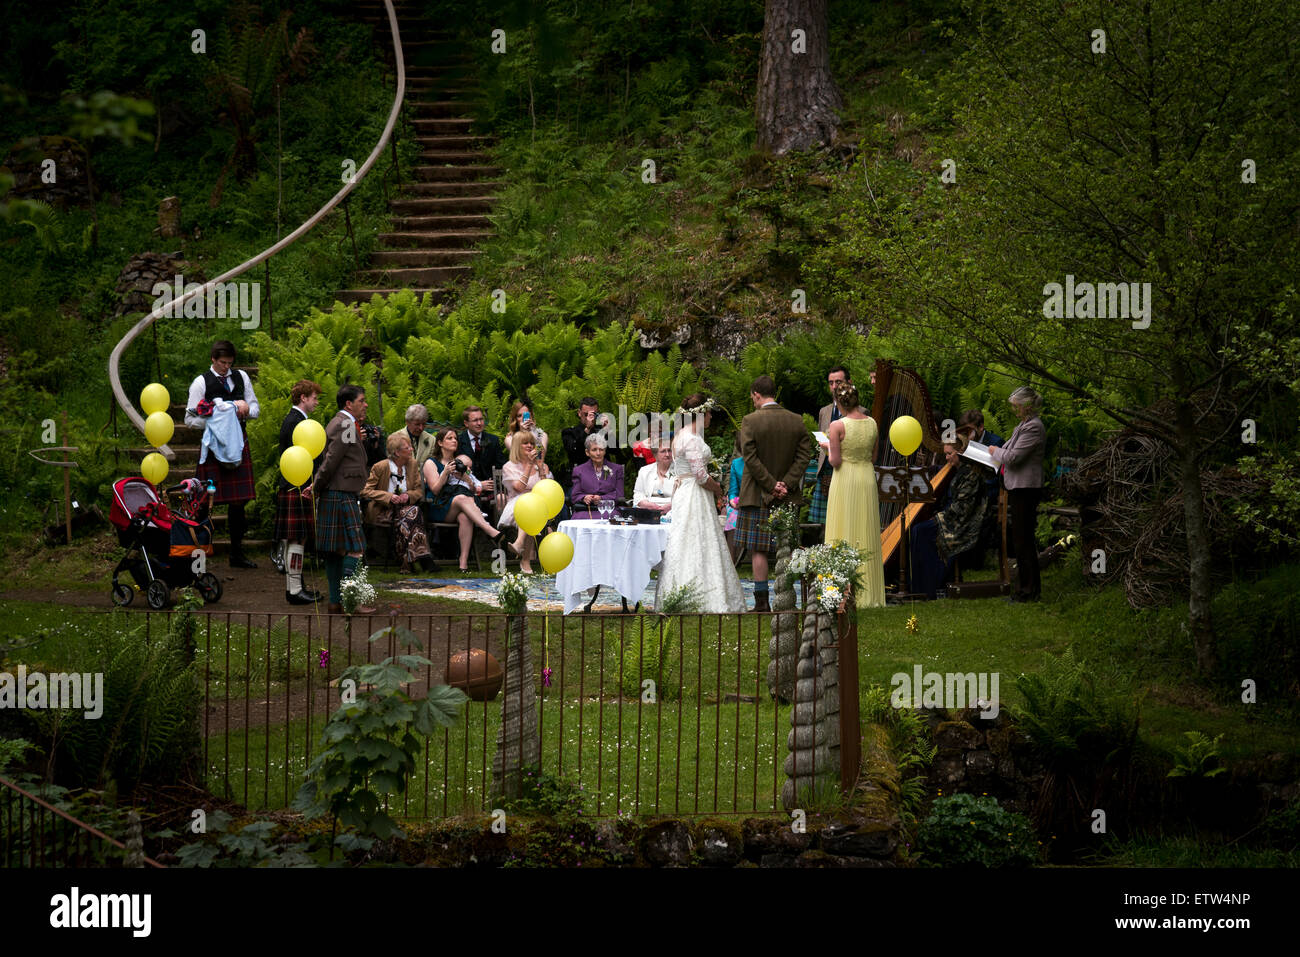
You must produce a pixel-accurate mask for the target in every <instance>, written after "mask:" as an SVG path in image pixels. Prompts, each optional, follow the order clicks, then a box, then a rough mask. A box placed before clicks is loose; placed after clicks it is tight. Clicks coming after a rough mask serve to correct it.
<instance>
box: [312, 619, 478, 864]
mask: <svg viewBox="0 0 1300 957" xmlns="http://www.w3.org/2000/svg"><path fill="white" fill-rule="evenodd" d="M389 636H392V637H394V638H396V639H397V642H398V644H400V645H412V646H414V647H416V648H418V649H419V650H421V651H423V650H424V645H423V644H422V643H421V641H420V639H419V638H418V637H417V636H416V634H415V633H414V632H413V631H411V630H410V629H408V628H403V627H401V626H398V625H392V626H389V627H387V628H381V629H380V630H379V631H377V632H375V633H374V634H373V635H371V636H370V640H371V641H377V640H379V639H381V638H388V637H389ZM432 666H433V662H431V661H429V659H427V658H425V657H423V656H421V655H395V656H392V657H388V658H385V659H384V660H383V661H381V662H379V663H378V664H364V665H353V666H352V667H351V668H348V669H347V670H346V671H344V672H343V674H342V675H341V676H340V677H339V688H340V690H341V692H342V695H343V704H342V705H341V706H340V707H339V709H338V710H337V711H335V712H334V713H333V714H332V715H330V719H329V721H328V722H327V723H326V725H325V729H324V731H323V732H322V733H321V745H322V748H321V751H320V752H319V753H318V754H317V755H316V758H315V760H314V761H312V763H311V766H310V767H308V768H307V780H306V781H305V782H304V783H303V785H302V787H301V788H300V789H299V790H298V796H297V797H296V798H295V799H294V803H293V806H294V808H295V809H297V810H299V811H302V812H304V813H305V814H306V816H307V817H308V818H313V817H319V816H320V815H322V814H329V815H330V816H331V817H332V819H333V822H334V826H335V827H336V828H337V826H338V825H339V824H342V825H343V826H344V827H351V828H355V829H356V830H357V831H358V832H359V833H362V834H371V835H374V836H375V837H378V838H380V839H385V840H386V839H388V838H390V837H393V836H397V837H400V836H402V832H401V831H400V829H399V828H398V827H397V824H396V822H395V821H393V819H392V818H391V817H389V816H388V813H387V811H386V810H385V808H384V801H385V799H386V798H387V797H389V796H390V795H394V794H403V793H405V792H406V787H407V784H408V782H409V781H410V779H411V774H412V773H413V772H414V770H415V758H416V755H417V754H418V753H419V750H420V744H421V742H420V738H419V737H417V734H420V735H430V734H433V732H434V730H435V729H436V728H438V727H450V726H451V725H453V724H455V723H456V721H457V719H458V717H459V715H460V710H461V708H462V707H463V705H464V703H465V702H466V701H467V700H468V698H467V697H466V695H465V692H463V691H461V690H460V689H459V688H452V687H449V686H447V685H434V686H433V687H431V688H430V689H429V691H428V694H427V695H426V696H425V697H423V698H418V699H417V698H413V697H412V696H411V695H410V694H409V693H408V692H407V690H406V687H405V686H407V685H410V684H413V683H414V682H415V681H416V675H415V674H414V672H415V671H417V670H418V669H420V668H431V667H432Z"/></svg>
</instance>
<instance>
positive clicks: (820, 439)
mask: <svg viewBox="0 0 1300 957" xmlns="http://www.w3.org/2000/svg"><path fill="white" fill-rule="evenodd" d="M813 438H814V439H816V440H817V444H818V445H830V444H831V440H830V439H829V438H827V437H826V433H825V432H814V433H813Z"/></svg>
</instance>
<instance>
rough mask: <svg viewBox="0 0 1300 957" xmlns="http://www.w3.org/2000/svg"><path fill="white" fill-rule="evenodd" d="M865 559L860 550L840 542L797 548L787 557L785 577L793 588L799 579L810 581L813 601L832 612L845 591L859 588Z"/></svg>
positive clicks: (841, 599)
mask: <svg viewBox="0 0 1300 957" xmlns="http://www.w3.org/2000/svg"><path fill="white" fill-rule="evenodd" d="M865 557H866V556H865V553H864V552H863V550H862V549H858V548H854V547H853V546H852V545H850V544H849V543H848V542H843V541H839V542H831V543H830V544H827V545H814V546H812V547H811V548H796V549H795V550H794V552H793V553H792V554H791V555H790V564H789V566H788V567H787V574H788V575H789V577H790V582H791V584H792V585H793V583H794V582H795V581H798V580H799V579H802V578H808V579H810V586H811V591H812V597H813V601H815V602H817V604H819V605H821V606H822V607H823V608H824V609H826V610H827V611H830V612H834V611H837V610H838V609H839V607H840V604H841V603H842V602H843V601H844V597H845V593H846V592H847V591H848V589H849V588H850V587H857V586H858V585H859V584H860V581H859V579H860V578H861V573H860V571H859V567H860V566H861V565H862V562H863V560H864V558H865Z"/></svg>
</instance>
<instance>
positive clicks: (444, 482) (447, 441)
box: [423, 426, 505, 571]
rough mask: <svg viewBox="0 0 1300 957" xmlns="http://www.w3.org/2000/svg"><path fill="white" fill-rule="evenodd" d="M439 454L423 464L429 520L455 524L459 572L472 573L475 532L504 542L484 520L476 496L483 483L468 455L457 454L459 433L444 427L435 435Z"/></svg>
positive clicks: (449, 427) (432, 522) (495, 540)
mask: <svg viewBox="0 0 1300 957" xmlns="http://www.w3.org/2000/svg"><path fill="white" fill-rule="evenodd" d="M434 443H435V445H436V447H437V450H438V451H437V452H436V453H435V454H434V455H433V457H432V458H430V459H429V460H428V461H427V462H425V463H424V475H423V477H424V489H425V496H426V501H427V503H428V504H427V512H426V520H427V521H428V522H429V523H430V524H437V523H439V522H455V523H456V525H457V526H458V529H457V533H458V535H459V538H460V570H461V571H468V570H469V549H470V546H471V545H472V544H473V542H474V529H475V528H479V529H481V530H482V531H483V534H485V535H486V536H487V537H488V538H490V539H492V540H493V542H494V543H500V542H501V541H503V540H504V539H505V533H504V532H498V531H497V530H496V529H495V528H493V527H492V525H491V524H490V523H489V522H488V520H487V519H486V518H484V517H483V512H482V510H480V509H479V507H478V500H477V498H476V496H477V495H478V493H479V491H480V490H481V489H482V483H480V482H479V480H478V479H476V478H475V477H474V473H473V471H472V468H473V463H472V462H471V460H470V457H469V456H468V455H460V456H458V455H457V454H456V450H457V449H458V448H459V445H460V440H459V439H458V438H457V437H456V430H455V429H453V428H452V427H451V426H445V427H443V428H441V429H438V431H437V432H435V433H434Z"/></svg>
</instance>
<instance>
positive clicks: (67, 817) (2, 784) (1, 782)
mask: <svg viewBox="0 0 1300 957" xmlns="http://www.w3.org/2000/svg"><path fill="white" fill-rule="evenodd" d="M0 788H3V789H7V790H9V791H13V792H14V793H15V794H17V795H18V798H19V800H22V801H29V802H31V803H32V804H35V805H36V806H37V807H38V808H39V809H40V811H41V812H42V814H46V813H48V814H52V815H54V816H55V817H56V818H61V819H62V820H64V821H66V822H67V823H68V824H71V825H72V826H73V827H75V828H77V830H78V833H82V834H87V835H89V836H90V837H94V838H97V839H99V840H101V841H104V842H106V843H108V844H111V845H112V846H113V847H115V848H117V849H118V850H119V851H122V852H123V853H129V851H130V849H129V848H128V847H127V846H126V845H125V844H123V843H122V842H121V841H119V840H117V839H116V838H112V837H109V836H108V835H107V834H105V833H104V832H103V831H101V830H99V828H97V827H92V826H91V825H89V824H87V823H86V822H85V821H79V820H77V818H75V817H73V816H72V815H71V814H69V813H67V812H66V811H62V810H60V809H59V808H57V807H55V806H54V805H53V804H51V803H50V802H48V801H45V800H42V799H41V798H39V797H37V796H36V795H35V794H32V793H31V792H29V791H25V790H23V789H22V788H20V787H19V786H18V785H17V784H14V782H12V781H9V780H7V779H5V778H0ZM21 813H22V812H21V811H20V812H19V814H20V815H21ZM20 826H21V819H20ZM35 853H36V849H35V847H33V849H32V854H33V858H32V866H33V867H35V866H37V864H36V860H35V857H34V855H35ZM141 860H143V862H144V864H145V865H147V866H149V867H158V868H161V867H163V865H162V864H159V863H158V862H157V861H155V860H154V859H153V858H151V857H142V858H141ZM5 864H7V861H6V862H5Z"/></svg>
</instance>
